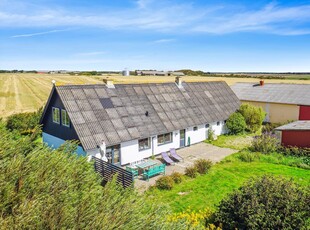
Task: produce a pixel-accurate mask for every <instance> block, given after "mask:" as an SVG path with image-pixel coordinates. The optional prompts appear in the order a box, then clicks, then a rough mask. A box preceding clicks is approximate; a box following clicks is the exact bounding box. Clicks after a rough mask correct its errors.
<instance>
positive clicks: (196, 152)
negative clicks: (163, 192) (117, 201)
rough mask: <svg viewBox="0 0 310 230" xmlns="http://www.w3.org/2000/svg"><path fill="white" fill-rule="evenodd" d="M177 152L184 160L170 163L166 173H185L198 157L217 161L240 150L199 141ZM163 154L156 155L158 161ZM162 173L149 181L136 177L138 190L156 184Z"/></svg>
mask: <svg viewBox="0 0 310 230" xmlns="http://www.w3.org/2000/svg"><path fill="white" fill-rule="evenodd" d="M176 152H177V154H178V155H180V156H181V157H182V158H183V159H184V162H178V163H176V164H175V165H169V166H167V167H166V175H170V174H171V173H173V172H180V173H182V174H184V171H185V168H186V167H188V166H191V165H192V164H193V163H194V161H195V160H197V159H208V160H211V161H212V162H214V163H216V162H219V161H221V160H222V159H224V158H225V157H226V156H229V155H231V154H233V153H236V152H238V150H233V149H229V148H220V147H217V146H214V145H211V144H207V143H204V142H202V143H198V144H195V145H191V146H190V147H185V148H182V149H178V150H177V151H176ZM161 160H162V159H161V156H160V155H158V156H157V157H156V161H158V163H161ZM160 177H161V175H158V176H154V177H152V178H150V180H149V181H145V180H143V179H142V178H141V177H138V178H136V179H135V188H137V189H138V191H140V192H143V191H145V190H147V189H148V188H149V187H150V186H152V185H154V184H155V182H156V180H158V179H159V178H160Z"/></svg>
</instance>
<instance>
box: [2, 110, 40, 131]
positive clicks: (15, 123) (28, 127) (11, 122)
mask: <svg viewBox="0 0 310 230" xmlns="http://www.w3.org/2000/svg"><path fill="white" fill-rule="evenodd" d="M41 115H42V108H41V109H39V110H38V111H37V112H32V113H18V114H13V115H11V116H9V117H8V118H7V121H6V128H7V129H8V130H10V131H15V132H18V133H19V134H21V135H29V134H33V133H35V130H36V127H38V126H39V122H40V118H41Z"/></svg>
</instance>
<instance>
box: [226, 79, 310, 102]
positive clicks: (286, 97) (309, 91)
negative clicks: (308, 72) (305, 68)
mask: <svg viewBox="0 0 310 230" xmlns="http://www.w3.org/2000/svg"><path fill="white" fill-rule="evenodd" d="M231 88H232V90H233V91H234V92H235V94H236V95H237V96H238V98H239V99H240V100H243V101H257V102H272V103H281V104H294V105H310V84H308V85H307V84H270V83H268V84H266V83H265V84H264V85H263V86H261V85H260V84H253V83H236V84H235V85H233V86H232V87H231Z"/></svg>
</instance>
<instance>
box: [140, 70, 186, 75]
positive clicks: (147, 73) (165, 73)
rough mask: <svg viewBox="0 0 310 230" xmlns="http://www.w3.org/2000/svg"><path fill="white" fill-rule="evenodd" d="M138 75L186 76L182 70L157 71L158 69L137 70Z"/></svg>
mask: <svg viewBox="0 0 310 230" xmlns="http://www.w3.org/2000/svg"><path fill="white" fill-rule="evenodd" d="M135 72H136V75H138V76H184V73H182V72H174V71H156V70H136V71H135Z"/></svg>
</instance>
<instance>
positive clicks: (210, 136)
mask: <svg viewBox="0 0 310 230" xmlns="http://www.w3.org/2000/svg"><path fill="white" fill-rule="evenodd" d="M215 139H216V136H215V132H214V130H213V129H212V127H210V128H209V129H208V141H214V140H215Z"/></svg>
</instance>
